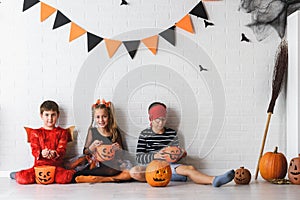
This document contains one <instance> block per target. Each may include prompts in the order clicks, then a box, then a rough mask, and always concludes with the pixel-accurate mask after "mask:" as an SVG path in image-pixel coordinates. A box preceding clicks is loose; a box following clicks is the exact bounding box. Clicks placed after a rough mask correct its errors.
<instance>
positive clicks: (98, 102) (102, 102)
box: [92, 99, 111, 108]
mask: <svg viewBox="0 0 300 200" xmlns="http://www.w3.org/2000/svg"><path fill="white" fill-rule="evenodd" d="M101 104H102V105H105V107H107V108H108V107H110V105H111V102H110V101H107V102H106V101H105V100H104V99H102V100H100V99H97V101H96V103H95V104H93V105H92V108H96V106H98V105H101Z"/></svg>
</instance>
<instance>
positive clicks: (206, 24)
mask: <svg viewBox="0 0 300 200" xmlns="http://www.w3.org/2000/svg"><path fill="white" fill-rule="evenodd" d="M204 25H205V28H206V27H208V26H214V25H215V24H214V23H212V22H209V21H206V20H204Z"/></svg>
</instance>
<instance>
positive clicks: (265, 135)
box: [255, 112, 272, 180]
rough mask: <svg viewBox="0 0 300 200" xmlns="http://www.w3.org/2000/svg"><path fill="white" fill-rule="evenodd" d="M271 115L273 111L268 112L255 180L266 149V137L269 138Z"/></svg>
mask: <svg viewBox="0 0 300 200" xmlns="http://www.w3.org/2000/svg"><path fill="white" fill-rule="evenodd" d="M271 115H272V113H271V112H269V113H268V119H267V123H266V127H265V133H264V137H263V141H262V144H261V148H260V154H259V158H258V162H257V166H256V172H255V180H256V179H257V176H258V172H259V162H260V159H261V157H262V154H263V151H264V148H265V143H266V138H267V134H268V129H269V124H270V120H271Z"/></svg>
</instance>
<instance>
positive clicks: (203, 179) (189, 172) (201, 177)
mask: <svg viewBox="0 0 300 200" xmlns="http://www.w3.org/2000/svg"><path fill="white" fill-rule="evenodd" d="M175 170H176V173H177V174H179V175H183V176H187V177H189V178H190V179H191V180H192V181H193V182H194V183H197V184H204V185H208V184H212V183H213V180H214V177H213V176H208V175H206V174H203V173H201V172H200V171H198V170H197V169H196V168H195V167H194V166H192V165H179V166H178V167H177V168H176V169H175Z"/></svg>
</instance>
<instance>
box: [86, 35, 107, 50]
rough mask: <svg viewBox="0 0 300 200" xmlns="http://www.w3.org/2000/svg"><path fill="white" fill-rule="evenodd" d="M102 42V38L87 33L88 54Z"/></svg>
mask: <svg viewBox="0 0 300 200" xmlns="http://www.w3.org/2000/svg"><path fill="white" fill-rule="evenodd" d="M102 40H103V38H102V37H99V36H97V35H94V34H92V33H89V32H87V42H88V52H90V51H91V50H92V49H93V48H95V47H96V46H97V45H98V44H99V43H100V42H101V41H102Z"/></svg>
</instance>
